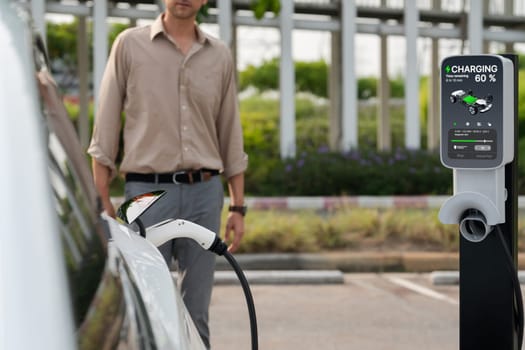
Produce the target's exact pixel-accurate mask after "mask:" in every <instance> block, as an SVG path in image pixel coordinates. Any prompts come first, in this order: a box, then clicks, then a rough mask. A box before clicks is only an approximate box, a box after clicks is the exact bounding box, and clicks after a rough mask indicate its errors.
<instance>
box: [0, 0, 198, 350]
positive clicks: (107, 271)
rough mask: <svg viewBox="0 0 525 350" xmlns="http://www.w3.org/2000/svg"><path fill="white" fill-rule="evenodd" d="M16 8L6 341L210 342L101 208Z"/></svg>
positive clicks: (2, 178) (5, 230)
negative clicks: (199, 331) (103, 213)
mask: <svg viewBox="0 0 525 350" xmlns="http://www.w3.org/2000/svg"><path fill="white" fill-rule="evenodd" d="M19 6H20V5H16V3H14V2H13V3H11V2H9V1H7V2H6V1H4V0H1V1H0V48H1V50H0V52H1V55H0V81H1V84H0V119H1V123H2V127H1V128H0V159H1V160H2V170H1V171H0V193H1V194H2V201H1V204H0V225H1V230H0V349H9V350H10V349H13V350H14V349H20V350H22V349H39V350H62V349H67V350H69V349H96V350H100V349H205V346H204V345H203V343H202V341H201V339H200V337H199V335H198V333H197V330H196V328H195V326H194V324H193V322H192V320H191V318H190V317H189V314H188V312H187V310H186V308H185V306H184V304H183V302H182V299H181V296H180V294H179V292H178V290H177V289H176V286H175V285H174V282H173V279H172V277H171V274H170V271H169V270H168V267H167V265H166V263H165V262H164V259H163V258H162V256H161V254H160V253H159V251H158V250H157V248H156V247H155V245H154V244H153V243H151V242H150V241H149V240H146V239H144V238H143V237H141V236H140V235H138V234H137V233H136V232H134V231H132V230H131V229H130V228H129V226H128V225H126V224H124V223H121V222H118V221H116V220H114V219H112V218H109V217H107V216H104V215H101V213H102V212H101V206H100V203H99V201H98V197H97V195H96V193H95V190H94V185H93V179H92V177H91V172H90V169H89V166H88V162H87V159H86V156H85V153H84V152H83V150H82V148H81V146H80V144H79V142H78V139H77V135H76V132H75V129H74V127H73V125H72V123H71V122H70V120H69V117H68V115H67V112H66V110H65V108H64V106H63V104H62V101H61V97H60V96H59V94H58V93H57V89H56V86H55V83H54V81H53V79H52V77H51V75H50V73H49V69H48V65H47V61H46V54H45V50H44V49H43V45H42V41H41V40H39V39H38V38H37V37H35V36H34V35H33V32H32V30H31V23H30V18H29V16H28V15H27V14H26V13H25V11H24V10H23V9H22V8H20V7H19Z"/></svg>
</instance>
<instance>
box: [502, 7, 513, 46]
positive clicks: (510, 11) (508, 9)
mask: <svg viewBox="0 0 525 350" xmlns="http://www.w3.org/2000/svg"><path fill="white" fill-rule="evenodd" d="M503 14H504V15H506V16H513V15H514V1H513V0H505V2H504V3H503ZM513 52H514V44H513V43H505V53H513Z"/></svg>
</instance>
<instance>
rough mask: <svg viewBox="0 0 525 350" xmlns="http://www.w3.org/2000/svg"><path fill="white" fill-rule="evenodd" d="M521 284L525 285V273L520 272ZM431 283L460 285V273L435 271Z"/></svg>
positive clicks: (431, 276) (431, 275)
mask: <svg viewBox="0 0 525 350" xmlns="http://www.w3.org/2000/svg"><path fill="white" fill-rule="evenodd" d="M518 280H519V281H520V284H525V271H518ZM430 281H431V282H432V284H433V285H436V286H447V285H448V286H450V285H459V271H434V272H432V273H431V274H430Z"/></svg>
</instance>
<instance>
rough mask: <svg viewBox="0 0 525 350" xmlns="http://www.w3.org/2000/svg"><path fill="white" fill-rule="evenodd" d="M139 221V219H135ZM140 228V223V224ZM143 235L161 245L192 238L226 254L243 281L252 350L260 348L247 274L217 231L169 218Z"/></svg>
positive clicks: (143, 232) (204, 246)
mask: <svg viewBox="0 0 525 350" xmlns="http://www.w3.org/2000/svg"><path fill="white" fill-rule="evenodd" d="M135 222H137V220H135ZM142 226H143V225H142ZM139 228H140V225H139ZM141 235H143V236H144V237H146V239H147V240H148V241H150V242H151V243H153V244H154V245H155V246H157V247H159V246H160V245H162V244H163V243H165V242H167V241H169V240H171V239H174V238H191V239H193V240H194V241H195V242H197V244H198V245H200V246H201V247H202V248H203V249H207V250H209V251H211V252H214V253H215V254H217V255H221V256H224V257H225V258H226V260H228V262H229V263H230V265H231V267H232V268H233V270H234V271H235V274H236V275H237V278H238V279H239V281H240V282H241V286H242V289H243V291H244V296H245V298H246V304H247V306H248V313H249V316H250V331H251V341H252V350H257V349H258V348H259V343H258V337H257V316H256V314H255V305H254V302H253V296H252V293H251V290H250V286H249V284H248V280H247V279H246V276H245V275H244V273H243V272H242V269H241V267H240V266H239V264H238V263H237V261H236V260H235V258H234V257H233V255H232V254H231V253H230V252H229V251H228V246H227V245H226V243H224V242H223V241H222V240H221V239H220V238H219V237H218V236H217V235H216V234H215V232H213V231H211V230H208V229H207V228H205V227H202V226H200V225H197V224H195V223H193V222H191V221H186V220H182V219H176V220H173V219H169V220H166V221H162V222H159V223H158V224H155V225H153V226H150V227H148V228H146V229H145V230H144V231H142V229H141Z"/></svg>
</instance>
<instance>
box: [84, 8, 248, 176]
mask: <svg viewBox="0 0 525 350" xmlns="http://www.w3.org/2000/svg"><path fill="white" fill-rule="evenodd" d="M161 16H162V15H161ZM161 16H159V17H158V18H157V19H156V21H155V22H154V23H153V24H152V25H151V26H144V27H138V28H131V29H127V30H125V31H124V32H122V33H121V34H120V35H119V36H118V37H117V39H116V40H115V42H114V44H113V47H112V50H111V54H110V56H109V60H108V63H107V66H106V70H105V72H104V77H103V79H102V83H101V86H100V95H99V104H98V106H97V113H96V118H95V126H94V131H93V137H92V140H91V144H90V146H89V149H88V153H89V154H90V155H91V156H92V157H94V158H96V159H97V160H98V161H99V162H100V163H102V164H104V165H106V166H108V167H109V168H110V169H111V170H112V175H113V176H114V175H115V174H116V171H117V169H116V165H115V158H116V157H117V153H118V150H119V133H120V130H121V127H122V116H121V114H122V112H125V116H126V117H125V124H124V129H123V136H124V139H123V140H124V155H123V159H122V162H121V165H120V171H121V172H123V173H127V172H136V173H166V172H173V171H178V170H183V169H184V170H185V169H200V168H209V169H217V170H221V171H223V173H224V175H225V176H226V177H227V178H229V177H231V176H233V175H236V174H239V173H242V172H244V171H245V170H246V167H247V163H248V157H247V155H246V154H245V153H244V149H243V138H242V129H241V124H240V119H239V110H238V101H237V89H236V84H235V68H234V66H233V61H232V58H231V54H230V51H229V49H228V48H227V47H226V46H225V45H224V44H223V43H222V42H220V41H219V40H217V39H215V38H213V37H210V36H208V35H206V34H205V33H203V32H202V31H201V30H200V29H199V28H198V26H195V28H196V33H197V42H196V43H195V44H194V45H193V47H192V48H191V49H190V51H189V52H188V53H187V55H184V54H183V53H182V51H181V50H180V49H179V48H178V47H177V45H176V43H175V41H174V40H173V39H172V38H170V37H169V35H168V34H167V33H166V32H165V31H164V26H163V24H162V17H161Z"/></svg>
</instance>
